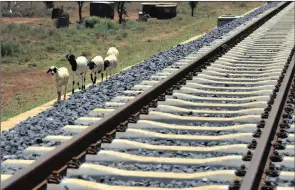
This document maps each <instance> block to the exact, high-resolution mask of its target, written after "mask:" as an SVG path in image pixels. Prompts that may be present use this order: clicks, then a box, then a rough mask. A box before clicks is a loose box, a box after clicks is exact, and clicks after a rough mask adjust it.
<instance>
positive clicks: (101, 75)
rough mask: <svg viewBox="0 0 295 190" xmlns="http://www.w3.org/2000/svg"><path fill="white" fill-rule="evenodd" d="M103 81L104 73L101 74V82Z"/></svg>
mask: <svg viewBox="0 0 295 190" xmlns="http://www.w3.org/2000/svg"><path fill="white" fill-rule="evenodd" d="M102 81H103V72H102V73H101V82H102Z"/></svg>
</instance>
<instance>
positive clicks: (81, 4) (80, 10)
mask: <svg viewBox="0 0 295 190" xmlns="http://www.w3.org/2000/svg"><path fill="white" fill-rule="evenodd" d="M77 3H78V6H79V22H81V21H82V7H83V5H84V1H77Z"/></svg>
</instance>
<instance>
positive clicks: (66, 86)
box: [64, 83, 68, 100]
mask: <svg viewBox="0 0 295 190" xmlns="http://www.w3.org/2000/svg"><path fill="white" fill-rule="evenodd" d="M67 84H68V83H66V85H65V92H64V100H66V96H67V88H68V85H67Z"/></svg>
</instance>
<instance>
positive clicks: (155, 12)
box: [141, 3, 177, 19]
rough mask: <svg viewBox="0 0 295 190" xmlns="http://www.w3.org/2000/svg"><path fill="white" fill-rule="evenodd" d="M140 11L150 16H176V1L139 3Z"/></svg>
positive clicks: (161, 17)
mask: <svg viewBox="0 0 295 190" xmlns="http://www.w3.org/2000/svg"><path fill="white" fill-rule="evenodd" d="M141 6H142V12H143V13H144V14H149V15H150V17H152V18H157V19H170V18H173V17H175V16H176V9H177V3H141Z"/></svg>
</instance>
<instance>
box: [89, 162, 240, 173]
mask: <svg viewBox="0 0 295 190" xmlns="http://www.w3.org/2000/svg"><path fill="white" fill-rule="evenodd" d="M87 163H92V164H95V165H103V166H108V167H111V168H117V169H121V170H128V171H146V172H174V173H198V172H206V171H218V170H235V169H237V168H236V167H225V166H219V167H218V166H215V167H213V166H206V165H180V164H138V163H132V164H131V163H130V164H127V163H122V162H87Z"/></svg>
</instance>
